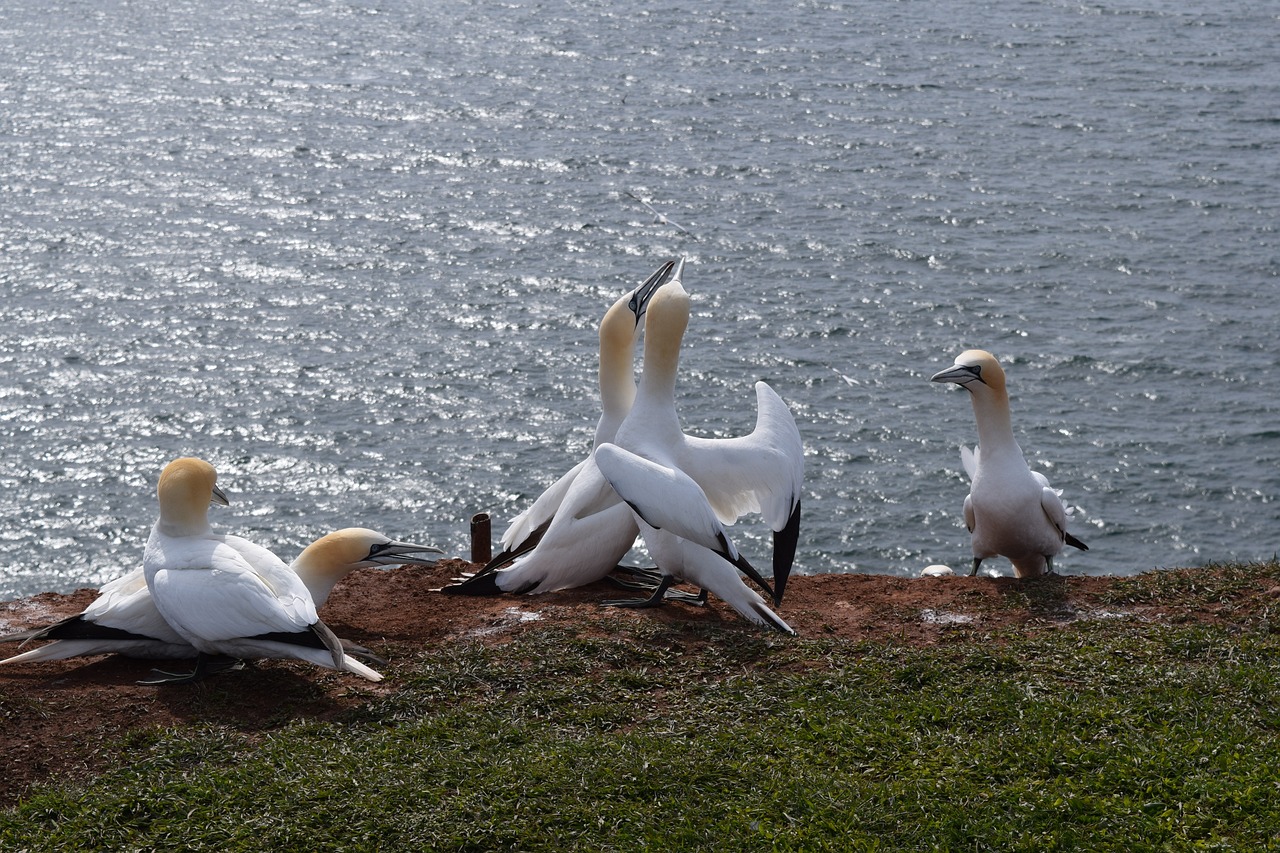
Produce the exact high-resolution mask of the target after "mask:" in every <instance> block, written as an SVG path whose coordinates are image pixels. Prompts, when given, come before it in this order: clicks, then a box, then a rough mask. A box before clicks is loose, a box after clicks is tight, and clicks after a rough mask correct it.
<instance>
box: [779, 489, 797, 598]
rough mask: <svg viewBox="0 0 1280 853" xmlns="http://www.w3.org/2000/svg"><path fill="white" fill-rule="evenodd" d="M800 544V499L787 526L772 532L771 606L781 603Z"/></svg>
mask: <svg viewBox="0 0 1280 853" xmlns="http://www.w3.org/2000/svg"><path fill="white" fill-rule="evenodd" d="M799 544H800V501H798V500H797V501H796V505H795V508H794V509H792V510H791V517H790V518H789V519H787V526H786V527H784V528H782V529H781V530H779V531H777V532H776V533H774V534H773V583H774V589H775V590H777V593H778V594H777V595H776V596H774V599H773V606H774V607H777V606H778V605H779V604H781V603H782V594H783V592H784V591H785V590H786V588H787V579H788V578H790V577H791V567H792V566H793V565H794V564H795V561H796V548H797V546H798V545H799Z"/></svg>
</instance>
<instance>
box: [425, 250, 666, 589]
mask: <svg viewBox="0 0 1280 853" xmlns="http://www.w3.org/2000/svg"><path fill="white" fill-rule="evenodd" d="M683 266H684V261H683V260H681V261H679V262H678V263H677V262H673V261H668V262H667V263H665V264H663V265H662V266H661V267H660V268H659V269H658V271H657V272H655V273H654V274H653V275H651V276H650V277H649V278H648V279H646V280H645V282H644V283H643V284H641V285H640V286H639V287H637V288H636V289H635V290H634V291H632V292H630V293H628V294H625V295H623V296H621V297H619V298H618V300H617V301H616V302H614V303H613V305H612V306H610V308H609V310H608V311H606V312H605V315H604V318H603V319H602V320H601V321H600V364H599V383H600V407H601V412H600V420H599V421H598V422H597V424H596V433H595V440H594V442H593V444H592V448H591V452H590V453H589V454H588V455H587V458H586V459H584V460H582V461H581V462H579V463H578V464H577V465H576V466H575V467H574V468H573V469H572V470H570V471H569V473H567V474H565V475H564V476H563V477H561V478H560V479H559V480H557V481H556V483H555V484H554V485H552V486H551V487H550V488H548V489H547V490H546V491H545V492H543V493H542V495H541V496H540V497H539V498H538V499H537V500H536V501H534V503H533V505H532V506H530V507H529V509H527V510H525V511H524V512H523V513H521V514H520V515H519V516H517V517H516V518H515V519H514V520H513V521H512V522H511V525H510V527H508V528H507V531H506V533H504V534H503V536H502V540H501V544H502V546H503V550H502V552H501V553H499V554H498V555H497V556H495V557H494V558H493V559H492V560H490V561H489V563H488V565H486V566H485V568H484V569H482V570H481V571H480V572H478V573H477V574H476V575H474V576H473V577H470V578H468V579H466V580H464V581H462V582H461V583H457V584H452V585H450V586H446V587H445V588H444V592H447V593H450V594H456V595H493V594H497V593H501V592H516V593H520V592H534V593H540V592H553V591H555V590H559V589H568V588H570V587H575V586H582V585H584V584H589V583H593V582H595V581H597V580H600V579H601V578H603V577H604V576H605V575H607V574H608V573H609V572H611V571H612V570H613V569H614V568H615V567H616V566H617V565H618V561H619V560H621V559H622V558H623V556H625V555H626V553H627V551H629V550H631V546H632V545H633V544H635V541H636V536H637V535H639V532H640V531H639V528H638V527H636V524H635V521H634V519H633V517H632V515H631V511H630V510H628V509H627V508H626V506H625V505H623V504H622V502H621V501H620V500H619V499H618V497H617V495H615V494H614V493H613V491H612V489H610V488H609V484H608V483H607V482H605V480H604V478H603V477H602V476H601V475H600V472H599V470H598V469H597V468H596V465H595V461H594V458H593V457H594V455H595V449H596V448H597V447H599V446H600V445H601V444H602V443H604V442H606V441H612V440H613V437H614V435H615V434H616V433H617V431H618V426H619V425H621V423H622V420H623V418H625V417H626V415H627V413H628V412H629V411H631V403H632V401H633V400H634V399H635V396H636V384H635V376H634V371H633V368H632V360H633V354H634V351H635V341H636V337H637V335H638V334H639V332H640V328H641V324H642V323H643V321H644V317H645V314H646V312H647V310H648V305H649V302H650V300H651V299H652V298H653V295H654V293H655V292H656V291H657V290H658V289H659V288H661V287H663V286H664V285H665V284H667V283H668V282H669V281H671V280H673V279H678V278H679V276H680V271H681V269H682V268H683ZM508 563H510V566H509V567H507V568H500V567H502V566H506V565H507V564H508Z"/></svg>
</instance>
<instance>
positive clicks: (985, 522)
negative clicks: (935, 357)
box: [930, 350, 1089, 578]
mask: <svg viewBox="0 0 1280 853" xmlns="http://www.w3.org/2000/svg"><path fill="white" fill-rule="evenodd" d="M930 381H933V382H954V383H956V384H957V385H959V386H961V387H962V388H964V389H965V390H966V391H968V392H969V395H970V398H971V399H972V401H973V414H974V417H975V418H976V419H977V421H978V446H977V447H976V448H974V449H973V450H972V451H970V450H969V449H968V448H967V447H962V448H961V449H960V460H961V462H962V463H963V464H964V469H965V471H966V472H967V473H968V474H969V480H970V481H971V485H970V487H969V495H968V496H967V497H966V498H965V499H964V523H965V526H966V527H968V528H969V532H970V533H971V534H973V537H972V538H973V572H971V574H975V575H976V574H977V573H978V566H980V565H981V564H982V561H983V560H985V559H987V558H988V557H995V556H1002V557H1007V558H1008V560H1009V562H1011V563H1013V568H1014V571H1015V572H1016V574H1017V576H1018V577H1020V578H1034V577H1039V576H1040V575H1043V574H1047V573H1050V572H1052V571H1053V557H1054V555H1055V554H1057V553H1058V552H1059V551H1061V550H1062V546H1063V543H1066V544H1067V545H1071V546H1073V547H1075V548H1079V549H1080V550H1082V551H1087V550H1089V546H1087V545H1085V544H1084V543H1083V542H1081V541H1080V540H1079V539H1076V538H1075V537H1074V536H1072V535H1071V534H1070V533H1068V532H1067V511H1066V509H1065V508H1064V507H1063V505H1062V500H1061V499H1060V498H1059V497H1058V492H1056V491H1055V490H1054V489H1053V488H1051V487H1050V486H1049V481H1048V479H1047V478H1045V476H1044V475H1043V474H1041V473H1039V472H1037V471H1032V470H1031V469H1030V468H1028V467H1027V460H1026V459H1025V458H1024V457H1023V455H1022V448H1020V447H1019V446H1018V442H1017V441H1016V440H1014V437H1013V424H1012V422H1011V420H1010V418H1009V393H1008V391H1006V390H1005V381H1004V370H1003V369H1002V368H1001V367H1000V363H999V362H998V361H996V359H995V356H993V355H991V353H989V352H986V351H984V350H966V351H965V352H962V353H960V355H959V356H957V357H956V363H955V365H954V366H952V367H950V368H948V369H946V370H943V371H941V372H940V373H936V374H934V376H933V377H932V379H931V380H930Z"/></svg>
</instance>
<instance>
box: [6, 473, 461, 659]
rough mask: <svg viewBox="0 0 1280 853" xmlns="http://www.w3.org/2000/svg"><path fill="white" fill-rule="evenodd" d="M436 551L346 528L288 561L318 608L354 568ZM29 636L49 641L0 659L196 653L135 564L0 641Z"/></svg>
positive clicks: (430, 560)
mask: <svg viewBox="0 0 1280 853" xmlns="http://www.w3.org/2000/svg"><path fill="white" fill-rule="evenodd" d="M213 502H214V503H222V504H225V502H226V496H225V495H224V494H223V493H222V491H221V490H215V491H214V493H213ZM441 553H443V552H442V551H441V550H440V549H439V548H435V547H433V546H430V545H414V544H411V543H408V542H398V541H396V540H394V539H390V538H388V537H387V536H384V535H382V534H381V533H378V532H377V531H374V530H369V529H367V528H363V527H348V528H344V529H343V530H338V531H335V532H333V533H328V534H326V535H324V536H322V537H320V538H319V539H317V540H316V541H314V542H312V543H311V544H310V545H308V546H307V547H306V548H304V549H303V551H302V553H301V554H299V555H298V557H297V559H295V560H294V561H293V563H292V564H290V567H291V568H292V569H293V570H294V571H295V572H296V573H297V575H298V577H299V578H301V579H302V582H303V583H304V584H305V585H306V587H307V590H308V591H309V592H310V593H311V598H312V600H313V601H314V602H315V605H316V607H323V606H324V604H325V602H326V601H328V600H329V593H330V591H331V590H332V589H333V587H334V585H335V584H336V583H337V582H338V581H340V580H341V579H342V578H344V577H346V576H347V575H348V574H350V573H351V572H353V571H354V570H356V569H361V568H372V567H375V566H398V565H410V564H412V565H426V566H431V565H435V563H436V562H437V560H438V559H439V558H438V557H436V556H432V555H434V554H441ZM33 640H52V641H53V642H51V643H46V644H45V645H43V646H40V647H39V648H35V649H31V650H30V651H26V652H23V653H22V654H18V655H14V656H13V657H10V658H6V659H4V660H0V664H7V663H31V662H33V661H40V660H62V659H64V658H72V657H82V656H86V655H104V654H120V655H125V656H126V657H133V658H145V659H149V660H181V659H185V658H193V657H195V656H196V654H197V652H196V649H195V647H194V646H192V645H191V644H190V643H188V642H187V641H186V640H185V639H183V637H182V635H180V634H179V633H178V632H177V631H175V630H173V628H171V627H170V626H169V623H168V622H166V621H165V620H164V617H163V616H161V615H160V611H159V610H158V609H157V608H156V605H155V602H154V601H153V600H152V598H151V590H150V589H149V588H148V587H147V578H146V575H145V573H144V572H143V571H142V569H140V568H138V569H134V570H133V571H131V572H129V573H128V574H126V575H123V576H122V577H119V578H116V579H115V580H113V581H111V582H109V583H107V584H105V585H103V587H102V589H100V590H99V594H98V597H97V598H96V599H94V600H93V603H92V604H90V605H89V606H88V607H86V608H85V609H84V612H82V613H80V614H78V615H76V616H71V617H69V618H67V619H63V620H61V621H59V622H55V623H53V624H52V625H47V626H45V627H43V628H35V629H32V630H30V631H22V632H20V633H17V634H9V635H7V636H4V637H0V642H17V643H21V644H24V645H25V644H26V643H28V642H31V641H33ZM344 647H345V648H346V650H347V652H348V653H349V654H350V653H352V652H353V651H354V652H356V653H357V654H358V656H360V655H365V654H367V653H365V652H364V650H362V649H360V647H359V646H352V645H349V644H346V643H345V641H344ZM366 659H368V658H367V657H366Z"/></svg>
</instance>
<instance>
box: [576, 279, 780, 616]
mask: <svg viewBox="0 0 1280 853" xmlns="http://www.w3.org/2000/svg"><path fill="white" fill-rule="evenodd" d="M646 322H647V326H648V328H647V329H646V331H645V343H644V370H643V372H642V373H641V376H640V386H639V388H638V390H637V393H636V400H635V403H634V404H633V405H632V407H631V411H630V413H629V414H628V415H627V417H626V420H624V421H623V422H622V426H620V427H619V428H618V435H617V439H616V440H615V442H614V443H613V444H602V445H601V446H600V447H599V448H598V449H597V450H596V463H597V465H598V466H599V468H600V470H601V472H602V473H603V474H604V476H605V478H606V479H607V480H608V481H609V484H610V485H611V486H612V487H613V489H614V491H616V492H617V493H618V494H619V495H620V496H621V497H622V499H623V500H624V501H626V503H627V505H628V506H630V507H631V509H632V510H633V511H634V513H635V515H636V517H637V519H638V520H639V526H640V529H641V532H642V533H643V534H644V536H645V542H646V543H647V544H648V546H649V550H650V552H651V556H653V557H654V559H655V561H656V562H657V564H658V568H659V570H660V571H661V572H662V574H663V580H662V583H661V584H660V585H659V587H658V590H657V591H656V592H655V594H654V596H653V597H652V598H650V599H648V600H647V601H637V602H623V603H624V604H626V605H627V606H654V605H658V604H661V603H662V601H663V594H664V592H665V590H666V588H667V587H668V586H669V585H670V584H671V583H673V582H675V581H679V580H687V581H690V582H692V583H696V584H698V585H699V586H700V587H702V588H703V589H704V590H709V591H711V592H713V593H715V594H716V595H717V596H718V597H719V598H722V599H724V600H725V602H726V603H728V604H730V605H731V606H732V607H733V608H734V609H735V610H737V611H738V612H739V613H741V614H742V615H743V616H744V617H746V618H747V619H750V620H751V621H753V622H757V623H762V624H768V625H770V626H772V627H774V628H777V629H778V630H781V631H787V632H790V631H791V629H790V627H789V626H787V624H786V623H785V622H783V621H782V620H781V619H780V618H778V616H777V615H776V614H774V613H773V612H772V611H770V610H769V609H768V607H766V606H765V604H764V602H763V600H760V599H759V596H756V595H755V593H754V591H752V590H750V589H749V588H747V586H746V585H745V584H744V583H743V582H742V579H741V578H740V577H739V575H738V573H737V572H736V571H734V566H736V567H737V568H739V569H741V570H742V571H743V572H745V573H746V574H747V575H748V576H750V577H751V578H752V579H753V580H755V581H756V582H757V583H758V584H760V585H761V587H762V588H763V589H764V590H765V591H766V592H768V593H769V595H770V596H771V597H772V598H773V600H774V604H775V605H776V604H777V603H779V602H780V601H781V600H782V594H783V591H784V589H785V587H786V582H787V577H788V576H789V575H790V573H791V566H792V562H793V561H794V559H795V550H796V544H797V542H798V539H799V533H800V488H801V481H802V479H803V475H804V450H803V447H802V446H801V442H800V432H799V430H798V429H797V428H796V424H795V419H794V418H793V417H792V416H791V412H790V411H789V410H788V409H787V406H786V404H785V403H784V402H783V401H782V398H780V397H779V396H778V395H777V394H776V393H775V392H774V390H773V389H772V388H770V387H769V386H768V385H767V384H766V383H764V382H757V383H756V405H757V414H756V427H755V430H754V431H752V432H751V433H750V434H749V435H745V436H741V437H739V438H730V439H705V438H695V437H693V436H689V435H686V434H685V433H684V431H683V430H682V429H681V428H680V420H679V416H678V415H677V414H676V408H675V382H676V372H677V368H678V366H679V359H680V345H681V343H682V341H683V338H684V332H685V329H686V327H687V326H688V323H689V294H688V293H687V292H685V289H684V287H683V283H682V282H681V281H680V280H679V279H677V280H675V281H673V282H672V283H670V284H668V285H667V286H666V287H663V288H662V289H661V290H660V291H658V293H656V294H655V295H654V297H653V300H652V301H651V302H650V305H649V318H648V320H647V321H646ZM748 512H759V513H761V514H762V515H763V516H764V519H765V521H766V522H767V523H768V524H769V526H770V527H771V528H772V529H773V531H774V564H773V568H774V576H773V582H774V588H773V589H770V587H769V585H768V583H766V582H765V581H764V579H763V578H761V577H760V575H759V573H758V572H756V570H755V569H754V568H753V567H752V566H751V564H750V563H749V562H748V561H747V560H746V559H745V558H744V557H742V555H740V554H739V553H738V550H737V548H736V547H734V545H733V543H732V542H731V541H730V539H729V537H728V534H727V532H726V530H725V525H726V524H732V523H733V522H734V521H736V520H737V519H738V518H739V517H740V516H742V515H744V514H746V513H748ZM612 603H620V602H612Z"/></svg>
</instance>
